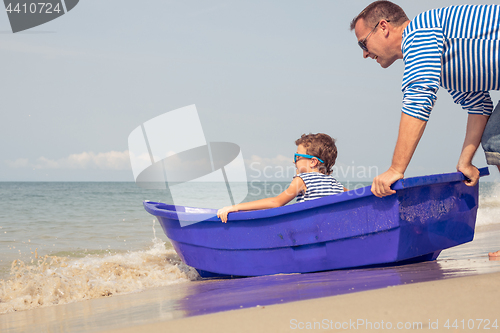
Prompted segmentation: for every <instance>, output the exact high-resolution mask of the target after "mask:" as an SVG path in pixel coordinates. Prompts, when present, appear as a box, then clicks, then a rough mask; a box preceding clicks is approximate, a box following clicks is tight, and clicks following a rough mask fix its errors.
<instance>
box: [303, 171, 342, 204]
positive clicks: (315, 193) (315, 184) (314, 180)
mask: <svg viewBox="0 0 500 333" xmlns="http://www.w3.org/2000/svg"><path fill="white" fill-rule="evenodd" d="M295 177H300V178H302V180H303V181H304V184H306V191H305V193H303V192H301V193H299V195H297V202H304V201H309V200H314V199H318V198H321V197H324V196H327V195H332V194H336V193H342V192H344V186H343V185H342V184H341V183H339V182H338V181H337V180H336V179H335V178H333V177H332V176H329V175H325V174H322V173H319V172H304V173H299V174H298V175H296V176H295Z"/></svg>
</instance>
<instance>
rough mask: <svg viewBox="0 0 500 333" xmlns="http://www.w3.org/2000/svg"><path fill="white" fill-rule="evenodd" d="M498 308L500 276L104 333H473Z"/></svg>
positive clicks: (495, 315) (491, 320)
mask: <svg viewBox="0 0 500 333" xmlns="http://www.w3.org/2000/svg"><path fill="white" fill-rule="evenodd" d="M499 308H500V273H493V274H484V275H477V276H471V277H463V278H454V279H450V280H445V281H432V282H422V283H415V284H411V285H403V286H397V287H387V288H384V289H377V290H370V291H365V292H360V293H354V294H348V295H340V296H333V297H325V298H319V299H314V300H307V301H300V302H291V303H288V304H279V305H271V306H258V307H254V308H250V309H243V310H236V311H227V312H220V313H215V314H210V315H204V316H195V317H190V318H186V319H181V320H173V321H166V322H158V323H154V324H149V325H141V326H136V327H129V328H120V329H116V330H110V331H107V332H109V333H111V332H116V333H118V332H122V333H128V332H129V333H135V332H293V331H310V330H319V331H320V330H336V331H350V330H358V331H362V332H371V331H379V330H381V329H382V330H383V329H397V330H402V331H405V330H406V331H410V330H412V331H413V330H421V331H440V332H443V331H449V332H463V331H473V332H477V331H482V330H483V329H493V330H495V329H496V328H495V327H492V325H494V326H496V325H495V321H496V320H497V319H498V318H499V315H498V309H499ZM455 321H456V323H455ZM454 323H455V326H456V327H453V326H454ZM496 323H498V321H497V322H496ZM447 327H449V328H447Z"/></svg>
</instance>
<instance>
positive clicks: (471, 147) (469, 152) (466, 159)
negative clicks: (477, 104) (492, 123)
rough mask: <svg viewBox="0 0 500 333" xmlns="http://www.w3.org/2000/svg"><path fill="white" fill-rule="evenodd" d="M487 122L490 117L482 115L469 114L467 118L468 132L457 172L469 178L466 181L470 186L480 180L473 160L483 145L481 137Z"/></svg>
mask: <svg viewBox="0 0 500 333" xmlns="http://www.w3.org/2000/svg"><path fill="white" fill-rule="evenodd" d="M487 121H488V116H483V115H481V114H469V117H468V118H467V131H466V133H465V140H464V145H463V147H462V153H461V154H460V158H459V159H458V164H457V171H460V172H462V173H463V174H464V175H465V177H467V178H469V180H468V181H465V184H466V185H468V186H474V185H476V184H477V182H478V180H479V170H478V169H477V168H476V167H475V166H473V165H472V158H473V157H474V154H475V153H476V150H477V148H478V147H479V144H480V143H481V136H482V135H483V131H484V128H485V126H486V122H487Z"/></svg>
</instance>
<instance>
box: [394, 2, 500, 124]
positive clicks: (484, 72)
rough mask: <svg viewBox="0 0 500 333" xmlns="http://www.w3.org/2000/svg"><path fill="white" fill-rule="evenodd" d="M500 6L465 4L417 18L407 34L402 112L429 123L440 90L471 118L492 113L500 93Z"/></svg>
mask: <svg viewBox="0 0 500 333" xmlns="http://www.w3.org/2000/svg"><path fill="white" fill-rule="evenodd" d="M499 38H500V6H498V5H462V6H451V7H446V8H439V9H433V10H430V11H427V12H424V13H422V14H420V15H418V16H417V17H415V18H414V19H413V20H412V21H411V22H410V24H408V26H407V27H406V29H405V30H404V32H403V42H402V45H401V48H402V51H403V61H404V63H405V71H404V75H403V84H402V91H403V94H404V96H403V108H402V112H404V113H406V114H408V115H410V116H413V117H416V118H419V119H422V120H426V121H427V120H428V119H429V115H430V112H431V110H432V107H433V106H434V103H435V102H436V99H437V95H436V94H437V91H438V89H439V86H442V87H443V88H445V89H447V90H448V91H449V92H450V94H451V96H452V97H453V100H454V102H455V103H457V104H460V105H462V108H463V109H465V110H467V111H468V113H470V114H483V115H490V114H491V112H492V110H493V103H492V101H491V98H490V94H489V92H488V91H489V90H499V89H500V75H499V74H500V64H499V56H500V40H499Z"/></svg>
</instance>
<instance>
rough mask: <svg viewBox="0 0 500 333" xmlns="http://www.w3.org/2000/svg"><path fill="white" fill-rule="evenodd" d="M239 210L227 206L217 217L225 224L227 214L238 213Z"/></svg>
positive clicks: (218, 212)
mask: <svg viewBox="0 0 500 333" xmlns="http://www.w3.org/2000/svg"><path fill="white" fill-rule="evenodd" d="M237 211H238V210H237V209H235V208H234V206H227V207H224V208H221V209H219V210H218V211H217V217H218V218H220V219H221V220H222V222H223V223H226V222H227V214H229V213H231V212H237Z"/></svg>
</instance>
